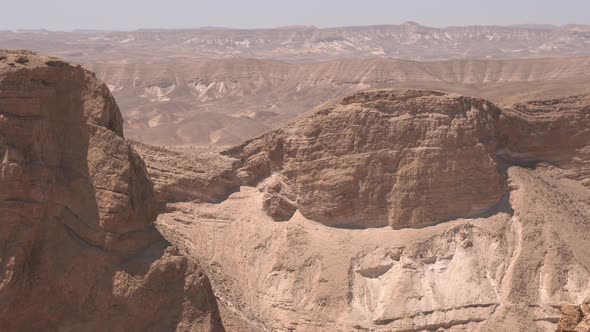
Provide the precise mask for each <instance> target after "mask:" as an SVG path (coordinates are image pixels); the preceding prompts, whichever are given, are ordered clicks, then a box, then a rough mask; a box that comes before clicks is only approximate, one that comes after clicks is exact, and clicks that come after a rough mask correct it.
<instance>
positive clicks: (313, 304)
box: [142, 90, 590, 332]
mask: <svg viewBox="0 0 590 332" xmlns="http://www.w3.org/2000/svg"><path fill="white" fill-rule="evenodd" d="M589 107H590V99H589V98H588V96H587V95H581V96H574V97H568V98H561V99H555V100H543V101H533V102H528V103H522V104H516V105H513V106H509V107H499V106H496V105H494V104H492V103H490V102H487V101H485V100H481V99H477V98H467V97H461V96H456V95H448V94H444V93H439V92H430V91H415V90H377V91H369V92H363V93H358V94H355V95H353V96H350V97H347V98H344V99H343V100H341V101H338V102H334V103H332V104H329V105H326V106H324V107H322V108H320V109H319V110H318V111H317V112H315V113H313V114H311V115H310V116H308V117H305V118H302V119H300V120H297V121H295V122H293V123H291V124H290V125H288V126H286V127H283V128H281V129H278V130H275V131H272V132H269V133H267V134H265V135H262V136H260V137H258V138H256V139H254V140H251V141H249V142H246V143H244V144H242V145H240V146H237V147H235V148H232V149H230V150H228V151H226V152H224V153H223V154H224V155H225V157H226V158H229V159H228V160H226V161H225V163H226V164H227V165H230V164H232V158H235V160H234V161H233V166H231V167H233V168H235V171H234V172H235V177H236V179H237V180H238V181H239V182H240V183H241V184H242V187H240V189H239V191H236V192H233V191H234V190H235V189H232V191H231V192H229V193H228V194H229V196H228V197H227V198H226V199H222V200H221V201H218V200H216V201H214V202H213V201H212V202H207V201H206V200H196V201H191V200H185V201H183V200H180V201H176V202H174V203H169V204H167V206H166V209H165V211H166V213H163V214H161V215H160V216H159V217H158V221H157V225H158V228H159V229H160V230H161V232H162V233H163V234H164V236H165V237H166V238H167V239H169V240H170V241H172V242H173V243H175V244H177V245H178V246H179V247H180V248H183V250H184V251H185V252H187V253H189V254H190V255H191V256H195V257H198V258H199V260H200V261H202V262H206V263H207V264H205V267H206V269H207V273H208V275H209V276H210V277H211V278H212V283H213V287H214V289H215V290H216V292H217V295H218V297H219V301H220V308H221V313H222V316H223V317H224V320H227V321H228V322H230V323H231V326H234V327H236V326H237V328H235V329H236V330H240V328H239V327H242V328H244V327H247V329H248V330H257V331H258V330H260V331H265V330H296V331H307V330H328V329H332V330H334V329H340V330H371V331H412V330H441V331H447V330H448V331H465V330H468V331H531V332H532V331H554V330H555V328H556V326H557V323H558V321H559V319H560V316H561V315H560V311H559V310H560V308H561V307H562V306H563V305H566V304H571V303H575V304H579V303H582V302H583V301H584V300H586V299H588V298H589V297H590V293H588V285H589V284H590V261H589V260H588V258H587V255H586V254H585V253H587V252H588V250H590V248H589V247H588V241H587V235H586V234H587V232H589V231H590V224H588V222H587V220H590V219H589V218H590V203H589V202H590V192H589V191H588V189H587V185H588V160H589V159H588V153H587V152H588V151H589V150H588V145H589V143H590V137H589V136H588V133H589V131H588V129H587V128H589V127H590V108H589ZM143 152H147V153H149V150H143V151H142V153H143ZM159 153H160V154H163V155H166V154H171V153H169V152H165V150H160V151H159ZM146 158H147V160H148V162H151V160H152V158H149V157H146ZM216 158H220V157H216ZM159 159H162V158H161V157H160V158H159ZM203 162H206V161H203ZM162 166H163V165H162V164H161V163H160V164H158V167H162ZM228 167H229V166H228ZM164 168H165V167H164ZM193 168H201V169H206V166H193ZM148 169H153V167H152V166H148ZM158 172H161V170H160V171H158ZM158 172H154V173H153V174H154V177H158V174H159V173H158ZM167 174H168V176H173V172H170V173H167ZM212 174H213V173H212ZM156 181H158V180H156ZM168 181H170V180H168ZM284 220H287V221H286V222H273V221H284ZM443 221H444V222H443ZM432 224H436V225H434V226H430V227H423V228H419V229H415V227H416V226H426V225H432ZM380 226H393V229H392V227H380ZM398 228H399V229H398ZM576 319H577V318H576ZM578 323H579V322H578Z"/></svg>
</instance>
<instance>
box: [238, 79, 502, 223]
mask: <svg viewBox="0 0 590 332" xmlns="http://www.w3.org/2000/svg"><path fill="white" fill-rule="evenodd" d="M500 113H501V111H500V109H499V108H498V107H496V106H495V105H493V104H492V103H489V102H487V101H484V100H481V99H472V98H467V97H458V96H449V95H445V94H442V93H435V92H427V91H415V90H382V91H374V92H366V93H359V94H355V95H353V96H351V97H348V98H345V99H344V100H343V101H342V102H341V103H338V104H335V105H331V106H328V107H326V108H324V109H322V110H320V111H318V112H316V113H314V114H313V115H311V116H309V117H306V118H304V119H302V120H300V121H297V122H295V123H293V124H291V125H289V126H287V127H285V128H283V129H281V130H278V131H276V132H272V133H269V134H266V135H264V136H262V137H260V138H258V139H255V140H253V141H251V142H249V143H246V144H244V145H243V146H241V147H238V148H237V149H234V150H230V151H229V154H230V155H235V156H239V157H240V158H241V159H242V160H243V161H244V164H243V167H241V169H240V170H239V174H240V175H241V177H242V178H244V181H245V182H246V183H250V184H256V183H257V182H259V181H260V179H262V178H266V177H270V176H271V174H275V173H281V174H283V175H284V177H283V178H282V179H283V180H282V181H281V186H282V188H285V190H284V191H286V192H289V191H292V192H293V193H294V196H295V198H294V201H296V204H294V205H293V207H292V209H291V214H292V213H293V212H295V210H296V209H297V210H299V211H300V212H301V213H302V214H303V215H304V216H306V217H307V218H310V219H312V220H316V221H319V222H321V223H323V224H326V225H329V226H349V227H377V226H384V225H391V226H392V227H394V228H400V227H408V226H410V227H415V226H424V225H428V224H434V223H437V222H441V221H445V220H449V219H452V218H457V217H467V216H475V215H478V214H480V213H484V212H485V211H486V210H488V209H490V208H492V207H493V206H495V205H496V204H497V203H498V202H499V201H500V199H501V198H502V197H503V195H504V194H506V192H507V185H506V183H505V179H504V177H503V176H502V175H501V173H500V169H499V165H498V162H497V160H496V154H495V151H496V149H497V143H496V136H497V128H496V127H497V126H496V123H497V122H498V120H499V118H500ZM466 175H468V176H466ZM275 178H276V176H275ZM275 191H276V190H275ZM270 195H271V194H270V193H269V194H268V195H267V196H268V198H267V200H272V199H274V198H273V197H271V196H270ZM276 199H280V198H276Z"/></svg>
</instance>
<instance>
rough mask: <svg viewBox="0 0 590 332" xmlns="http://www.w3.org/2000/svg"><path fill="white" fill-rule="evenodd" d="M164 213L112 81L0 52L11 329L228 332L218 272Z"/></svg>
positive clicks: (0, 213)
mask: <svg viewBox="0 0 590 332" xmlns="http://www.w3.org/2000/svg"><path fill="white" fill-rule="evenodd" d="M156 217H157V206H156V200H155V198H154V193H153V189H152V184H151V181H150V180H149V178H148V176H147V172H146V168H145V164H144V162H143V160H142V159H141V158H140V157H139V155H138V154H137V153H136V152H135V151H134V149H133V148H132V147H131V145H130V144H129V143H128V142H127V141H125V139H124V138H123V131H122V118H121V114H120V112H119V109H118V107H117V105H116V103H115V102H114V100H113V98H112V96H111V95H110V93H109V92H108V89H107V88H106V86H105V85H104V84H103V83H101V82H100V81H98V80H97V79H96V78H95V77H94V75H93V74H91V73H90V72H87V71H85V70H84V69H82V68H81V67H79V66H78V67H74V66H70V65H68V64H67V63H65V62H62V61H60V60H58V59H54V58H46V57H39V56H36V55H34V54H32V53H30V52H26V51H20V52H4V51H2V52H0V330H2V331H57V330H59V331H80V330H86V331H100V330H102V331H107V330H108V331H140V330H141V331H166V330H167V331H173V330H177V331H195V330H199V331H200V330H217V331H219V330H223V326H222V324H221V320H220V317H219V315H218V310H217V304H216V301H215V297H214V295H213V292H212V290H211V286H210V284H209V280H208V278H207V277H206V276H205V275H204V274H203V272H202V271H201V270H200V268H199V267H198V266H197V265H196V264H195V263H194V262H192V260H190V259H188V258H186V257H184V256H182V255H180V254H179V253H178V251H177V250H176V249H175V248H174V247H172V246H170V244H169V243H168V242H167V241H165V240H164V239H163V238H162V236H161V235H160V234H159V232H158V231H157V230H156V229H155V228H154V226H153V221H154V220H155V219H156Z"/></svg>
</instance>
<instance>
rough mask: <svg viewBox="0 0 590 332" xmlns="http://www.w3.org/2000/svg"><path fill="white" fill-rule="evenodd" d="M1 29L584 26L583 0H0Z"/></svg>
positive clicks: (589, 17) (587, 19) (587, 17)
mask: <svg viewBox="0 0 590 332" xmlns="http://www.w3.org/2000/svg"><path fill="white" fill-rule="evenodd" d="M0 5H1V7H0V8H2V10H0V29H10V30H13V29H39V28H46V29H50V30H72V29H117V30H129V29H138V28H192V27H200V26H224V27H236V28H266V27H277V26H286V25H300V24H301V25H315V26H318V27H329V26H345V25H372V24H399V23H401V22H404V21H416V22H418V23H421V24H424V25H430V26H439V27H440V26H448V25H489V24H495V25H507V24H521V23H549V24H557V25H562V24H568V23H578V24H590V0H406V1H402V0H288V1H287V0H258V1H254V0H249V1H248V0H215V1H202V0H192V1H190V0H160V1H154V0H91V1H89V0H27V1H19V0H0Z"/></svg>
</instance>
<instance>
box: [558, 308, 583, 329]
mask: <svg viewBox="0 0 590 332" xmlns="http://www.w3.org/2000/svg"><path fill="white" fill-rule="evenodd" d="M588 331H590V305H588V304H582V305H572V304H568V305H564V306H563V307H562V308H561V317H560V318H559V322H558V323H557V332H588Z"/></svg>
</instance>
